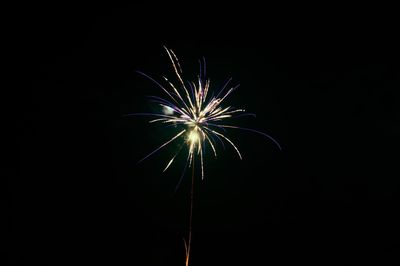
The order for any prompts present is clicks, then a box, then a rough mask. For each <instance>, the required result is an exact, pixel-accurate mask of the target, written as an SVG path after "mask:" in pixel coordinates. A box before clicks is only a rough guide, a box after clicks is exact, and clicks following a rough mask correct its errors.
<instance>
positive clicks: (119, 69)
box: [6, 3, 400, 265]
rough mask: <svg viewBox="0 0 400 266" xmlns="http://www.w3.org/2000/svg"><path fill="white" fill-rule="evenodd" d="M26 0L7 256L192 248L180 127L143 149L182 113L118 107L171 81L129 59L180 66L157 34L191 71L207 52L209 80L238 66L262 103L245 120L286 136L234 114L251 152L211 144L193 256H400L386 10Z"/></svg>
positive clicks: (394, 80) (166, 260)
mask: <svg viewBox="0 0 400 266" xmlns="http://www.w3.org/2000/svg"><path fill="white" fill-rule="evenodd" d="M314 8H315V7H314ZM305 9H307V8H305ZM15 10H16V12H15V15H14V20H13V21H14V22H13V23H14V24H15V25H13V26H16V27H15V29H16V30H15V31H14V32H13V33H14V34H13V36H14V40H15V46H14V47H13V48H14V49H13V52H12V53H11V55H12V56H13V57H14V58H15V59H14V63H16V65H17V66H18V68H16V69H17V75H16V78H15V79H14V82H13V84H14V86H12V87H11V88H12V91H11V97H12V98H11V99H12V100H11V101H8V100H6V102H9V103H11V104H10V106H9V108H8V110H10V111H11V112H10V113H12V115H11V116H9V117H11V120H12V123H13V124H14V125H15V127H14V128H15V132H14V131H13V132H12V135H13V139H15V140H16V141H15V142H12V143H11V144H12V152H13V153H12V154H15V155H16V159H17V160H16V163H15V164H12V165H11V166H12V171H11V175H9V179H8V180H9V181H8V195H9V197H8V200H7V203H8V232H9V236H10V240H9V242H8V245H7V246H8V263H9V264H11V265H36V264H37V265H64V264H71V263H72V264H85V265H95V264H107V265H128V264H130V265H183V264H184V245H183V241H182V238H183V237H184V236H185V235H186V234H187V224H188V223H187V222H188V219H187V218H188V207H189V205H188V192H189V186H190V183H189V181H190V178H189V174H188V175H187V176H186V178H185V179H184V181H183V183H182V185H181V187H180V188H179V190H178V191H177V192H176V193H174V188H175V185H176V184H177V182H178V179H179V175H180V173H181V170H182V168H183V165H184V159H180V160H178V161H177V162H176V164H175V165H174V166H173V167H172V168H171V170H169V171H168V172H166V173H162V169H163V167H164V166H165V164H166V162H167V161H168V158H169V157H170V156H171V154H172V153H173V151H174V150H175V148H176V147H175V146H174V145H171V147H168V148H166V149H165V150H164V151H162V152H160V153H159V154H157V155H155V156H153V157H151V158H149V159H148V160H146V161H144V162H143V163H141V164H137V161H139V160H140V159H141V158H142V157H143V156H145V155H146V154H147V153H149V152H150V151H152V150H153V149H154V148H155V147H156V146H157V145H158V144H160V143H162V142H163V141H165V140H167V139H168V137H170V136H172V134H173V132H174V130H173V129H164V128H160V127H157V126H152V125H149V124H148V123H147V122H146V121H147V120H146V119H143V118H132V117H130V118H126V117H123V115H124V114H127V113H134V112H147V111H154V110H155V109H154V106H152V105H151V104H150V103H149V101H148V99H147V98H146V96H147V95H161V92H160V91H159V90H158V88H156V87H155V86H154V85H153V84H152V83H151V82H149V81H148V80H146V79H145V78H144V77H142V76H140V75H138V74H137V73H135V70H141V71H144V72H146V73H148V74H151V75H152V76H154V77H156V78H161V75H164V74H165V75H167V76H172V75H173V72H172V69H171V66H170V63H169V61H168V58H167V55H166V53H165V51H164V50H163V45H166V46H168V47H169V48H171V49H173V50H174V51H175V52H176V53H177V55H178V57H179V58H180V60H181V63H182V66H183V69H184V73H187V75H188V78H189V79H190V78H194V77H195V75H196V73H197V71H198V61H197V60H198V59H199V58H201V57H202V56H204V57H205V58H206V60H207V65H208V76H209V77H210V78H211V80H212V82H213V83H212V85H213V86H214V88H218V87H219V86H221V85H222V83H223V81H224V80H225V79H226V78H229V77H233V81H234V83H235V84H238V83H240V84H241V86H240V88H239V90H237V91H236V92H235V94H234V95H233V96H232V97H230V98H229V99H228V101H227V104H228V103H229V104H232V105H234V106H238V107H244V108H246V109H247V110H248V111H250V112H254V113H256V114H257V118H256V119H252V118H249V119H247V120H246V119H240V121H238V123H239V124H241V125H245V126H249V127H252V128H256V129H260V130H262V131H264V132H268V133H269V134H271V135H272V136H274V137H275V138H276V139H277V140H278V141H279V142H280V143H281V145H282V147H283V150H282V151H281V152H280V151H279V150H277V149H276V147H275V146H274V145H273V144H271V143H270V142H269V141H266V140H265V139H263V138H262V137H259V136H257V135H253V134H248V133H240V132H235V131H230V132H229V133H228V134H229V136H230V137H231V138H232V139H233V140H234V141H235V142H236V143H237V144H238V146H239V148H240V150H241V151H242V153H243V157H244V159H243V160H242V161H240V160H239V159H238V158H237V156H236V154H235V153H234V151H233V150H232V149H230V148H229V147H227V148H226V150H225V151H224V150H223V149H222V147H219V150H220V156H219V158H218V159H217V160H214V158H213V156H212V154H211V153H209V154H208V155H207V158H206V177H205V179H204V180H201V179H200V177H199V176H198V175H197V177H196V181H195V182H196V184H195V209H194V222H193V228H194V229H193V243H192V257H191V262H192V265H231V264H239V265H252V264H258V265H293V264H306V265H326V264H331V263H333V264H340V265H369V264H371V265H390V264H396V262H397V263H398V262H399V259H398V254H397V253H398V252H399V245H398V237H399V232H398V224H399V222H400V220H399V218H398V211H399V204H398V202H399V184H400V181H399V180H400V179H399V177H400V174H399V172H400V171H399V166H398V161H399V156H398V154H399V150H400V140H399V136H400V118H399V117H400V116H399V115H400V109H399V108H400V107H399V106H400V101H399V93H398V90H399V88H400V86H399V85H400V79H399V78H400V77H399V69H400V68H399V54H398V51H397V48H396V44H395V43H394V39H395V34H394V31H391V29H390V28H389V26H390V25H394V24H395V23H394V21H391V20H390V15H385V14H383V17H385V20H381V19H378V18H377V13H368V14H367V15H365V17H363V18H358V17H355V16H354V15H355V14H354V13H352V12H350V14H348V16H347V17H348V18H349V20H352V21H353V20H354V23H352V24H350V23H348V22H347V21H345V22H344V21H343V19H344V18H343V14H340V15H339V14H338V13H335V12H333V14H330V15H329V16H328V11H327V10H329V8H321V9H319V12H317V13H318V15H317V16H315V17H314V16H313V17H310V16H309V14H308V13H304V12H303V11H302V12H300V11H298V10H296V7H295V8H294V10H292V11H291V13H289V12H288V11H287V9H286V7H280V8H278V7H272V6H266V7H265V6H264V7H261V6H260V7H257V6H254V7H252V8H242V7H236V10H235V11H233V10H230V9H229V10H228V9H221V10H219V9H217V10H215V9H214V6H205V5H202V4H201V3H197V4H193V6H187V7H184V9H176V8H172V7H166V6H160V5H159V4H157V3H154V5H150V6H143V5H138V4H131V5H129V6H105V5H97V6H95V5H84V6H82V5H72V4H69V5H62V4H57V5H54V4H53V5H48V4H39V5H36V4H35V5H31V6H23V7H22V6H21V7H18V8H16V9H15ZM310 13H313V12H310ZM360 13H362V12H361V11H360ZM314 15H315V14H314ZM381 15H382V14H381ZM386 19H387V20H386ZM378 20H379V21H380V24H377V21H378ZM7 106H8V105H7Z"/></svg>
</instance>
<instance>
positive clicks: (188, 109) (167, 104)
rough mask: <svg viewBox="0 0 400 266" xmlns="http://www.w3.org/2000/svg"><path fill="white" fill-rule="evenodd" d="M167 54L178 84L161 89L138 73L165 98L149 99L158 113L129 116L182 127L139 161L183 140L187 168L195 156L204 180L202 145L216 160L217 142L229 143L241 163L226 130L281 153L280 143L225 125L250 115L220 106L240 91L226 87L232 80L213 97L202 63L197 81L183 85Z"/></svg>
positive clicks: (173, 59) (173, 57)
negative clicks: (262, 141)
mask: <svg viewBox="0 0 400 266" xmlns="http://www.w3.org/2000/svg"><path fill="white" fill-rule="evenodd" d="M164 48H165V50H166V51H167V54H168V56H169V59H170V60H171V62H172V66H173V68H174V71H175V74H176V77H177V79H178V81H179V84H178V85H176V84H173V83H172V82H171V81H169V80H168V79H167V78H166V77H163V78H164V81H165V83H166V85H165V86H163V85H161V84H160V83H159V82H158V81H156V80H155V79H153V78H152V77H150V76H149V75H147V74H145V73H143V72H139V71H138V73H140V74H142V75H144V76H146V77H147V78H149V79H150V80H151V81H153V82H154V83H155V84H156V85H157V86H158V87H160V88H161V89H162V91H163V92H164V93H165V97H162V98H161V97H152V98H153V100H154V101H155V102H156V103H157V104H158V105H159V106H160V107H161V110H162V112H160V113H136V114H132V115H144V116H153V117H154V118H155V119H152V120H150V121H149V122H150V123H162V124H164V125H168V124H173V125H177V126H181V130H180V131H179V132H178V133H177V134H176V135H175V136H173V137H172V138H171V139H170V140H168V141H167V142H165V143H163V144H162V145H161V146H159V147H158V148H157V149H155V150H154V151H153V152H151V153H150V154H149V155H147V156H146V157H144V158H143V159H142V160H141V161H143V160H145V159H147V158H148V157H150V156H151V155H153V154H154V153H156V152H157V151H159V150H161V149H162V148H164V147H165V146H167V145H168V144H170V143H172V142H173V141H175V140H177V139H179V138H180V137H182V138H183V140H184V143H186V145H187V147H188V155H187V163H188V164H189V166H190V165H191V164H193V162H194V159H195V155H197V156H199V157H200V162H201V176H202V178H204V167H203V156H204V150H205V145H209V146H210V147H211V149H212V151H213V153H214V156H215V157H217V150H216V148H215V147H216V141H220V142H222V144H223V142H225V143H228V144H229V145H231V146H232V147H233V149H234V150H235V151H236V153H237V154H238V156H239V158H240V159H242V155H241V153H240V151H239V149H238V147H237V146H236V145H235V144H234V143H233V141H232V140H231V139H229V138H228V137H227V136H226V133H225V129H226V128H229V129H239V130H245V131H251V132H254V133H258V134H261V135H263V136H265V137H267V138H269V139H270V140H271V141H272V142H273V143H275V144H276V146H277V147H278V148H279V149H281V146H280V145H279V143H278V142H277V141H276V140H274V139H273V138H272V137H271V136H269V135H267V134H265V133H263V132H260V131H257V130H254V129H249V128H243V127H238V126H234V125H230V124H226V123H224V121H226V120H228V119H230V118H234V117H239V116H246V115H249V116H251V115H253V114H250V113H246V112H245V110H244V109H237V108H233V107H231V106H223V105H222V104H223V102H224V100H225V99H226V98H227V97H228V96H229V95H230V94H231V93H232V92H233V91H234V90H235V89H237V88H238V87H239V85H236V86H233V87H229V84H230V82H231V81H232V79H231V78H230V79H228V81H227V82H226V83H225V84H224V85H223V86H222V88H221V89H220V90H219V92H218V93H217V94H215V96H213V95H214V94H212V93H210V79H208V78H206V64H205V60H204V59H203V61H200V73H199V75H198V78H197V80H195V81H190V82H185V81H184V80H183V78H182V69H181V66H180V64H179V61H178V59H177V57H176V55H175V53H174V52H173V51H172V50H170V49H168V48H166V47H164ZM180 151H181V149H180V150H179V151H178V152H177V153H176V154H175V155H174V156H173V157H172V159H170V160H169V161H168V163H167V165H166V167H165V169H164V171H165V170H167V169H168V168H169V167H170V166H171V164H172V163H173V161H174V159H175V157H176V155H177V154H178V153H179V152H180Z"/></svg>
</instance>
